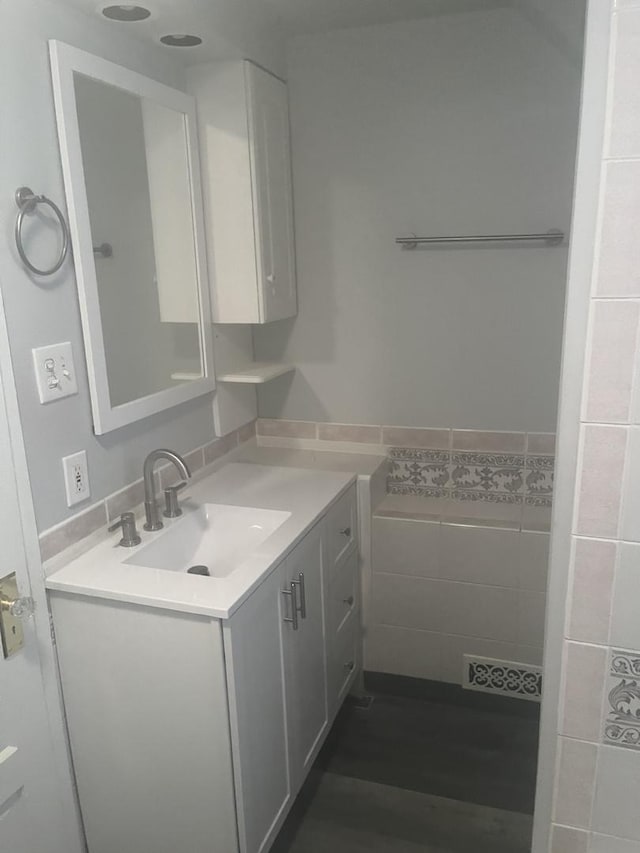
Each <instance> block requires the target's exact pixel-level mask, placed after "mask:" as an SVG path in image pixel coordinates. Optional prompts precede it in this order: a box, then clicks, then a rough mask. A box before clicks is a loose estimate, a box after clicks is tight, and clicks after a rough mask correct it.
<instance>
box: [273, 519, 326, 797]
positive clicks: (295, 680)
mask: <svg viewBox="0 0 640 853" xmlns="http://www.w3.org/2000/svg"><path fill="white" fill-rule="evenodd" d="M321 533H322V527H321V526H320V525H318V526H316V527H315V528H314V529H313V530H312V531H311V532H310V533H308V534H307V536H306V537H305V538H304V539H303V540H302V542H301V543H300V545H298V547H297V548H296V549H295V550H294V551H293V553H292V554H291V556H290V557H289V558H288V559H287V564H286V576H287V578H288V582H289V583H291V582H292V581H294V582H297V584H296V586H297V588H296V599H297V605H298V628H297V630H295V629H294V627H293V625H292V624H291V623H287V624H285V625H284V626H283V627H284V640H285V644H286V651H287V682H288V685H289V689H288V698H289V720H290V729H289V731H290V738H291V756H292V766H291V773H292V777H293V782H294V785H295V786H296V787H297V786H299V785H300V784H301V783H302V781H303V779H304V777H305V776H306V774H307V772H308V770H309V768H310V766H311V764H312V762H313V760H314V758H315V755H316V752H317V749H318V747H319V746H320V743H321V742H322V739H323V737H324V735H325V734H326V731H327V727H328V724H329V723H328V712H327V671H326V668H327V664H326V652H325V624H324V600H323V562H322V555H323V548H322V535H321ZM300 575H302V576H303V578H304V582H303V587H302V585H301V584H300V580H301V578H300ZM303 597H304V604H305V605H306V607H303Z"/></svg>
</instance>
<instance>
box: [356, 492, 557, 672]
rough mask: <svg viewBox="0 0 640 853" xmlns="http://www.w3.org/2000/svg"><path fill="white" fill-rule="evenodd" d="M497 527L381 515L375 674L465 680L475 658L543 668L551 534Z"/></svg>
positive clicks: (374, 597)
mask: <svg viewBox="0 0 640 853" xmlns="http://www.w3.org/2000/svg"><path fill="white" fill-rule="evenodd" d="M493 523H494V522H493V521H488V522H485V523H483V524H481V523H480V522H479V520H477V519H475V520H474V519H467V520H466V521H465V522H464V523H454V522H452V521H444V520H441V519H439V518H438V517H437V516H435V517H434V518H433V519H432V520H428V519H426V518H423V517H422V518H418V517H416V516H411V515H410V514H409V513H406V515H405V517H404V518H403V517H398V515H397V511H395V510H394V511H393V515H392V516H388V515H386V511H385V509H384V506H383V508H382V509H380V510H379V511H378V512H377V513H376V515H375V516H374V518H373V542H372V555H373V556H372V560H373V573H372V594H371V607H370V613H369V614H368V615H367V626H366V643H365V666H366V668H367V669H368V670H373V671H375V672H388V673H393V674H396V675H408V676H413V677H415V678H428V679H433V680H437V681H448V682H452V683H456V684H461V683H462V682H463V656H464V655H465V654H467V655H474V656H480V657H488V658H495V659H498V660H503V661H512V662H520V663H527V664H534V665H540V664H541V663H542V645H543V638H544V618H545V589H546V575H547V561H548V552H549V534H548V533H547V532H541V531H522V530H520V529H519V528H518V527H516V526H515V525H514V526H513V527H512V528H508V527H494V526H492V525H493Z"/></svg>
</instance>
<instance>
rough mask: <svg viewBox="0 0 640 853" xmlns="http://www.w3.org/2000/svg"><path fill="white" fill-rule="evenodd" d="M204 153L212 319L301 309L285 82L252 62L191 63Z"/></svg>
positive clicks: (241, 319)
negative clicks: (296, 261) (195, 64)
mask: <svg viewBox="0 0 640 853" xmlns="http://www.w3.org/2000/svg"><path fill="white" fill-rule="evenodd" d="M188 89H189V91H190V92H191V94H192V95H195V97H196V101H197V110H198V122H199V128H200V154H201V159H202V173H203V187H204V200H205V216H206V221H207V232H208V233H207V236H208V238H209V239H208V249H209V262H210V271H211V290H212V296H213V312H214V320H215V322H217V323H269V322H271V321H273V320H282V319H283V318H284V317H293V316H294V315H295V314H296V310H297V306H296V283H295V260H294V243H293V202H292V189H291V157H290V146H289V112H288V105H287V87H286V85H285V84H284V83H283V82H282V80H279V79H278V78H277V77H274V76H273V75H271V74H269V73H267V72H266V71H263V70H262V69H261V68H258V67H257V66H256V65H253V63H251V62H247V61H245V62H241V61H234V62H216V63H210V64H207V65H199V66H196V67H194V68H191V69H189V71H188Z"/></svg>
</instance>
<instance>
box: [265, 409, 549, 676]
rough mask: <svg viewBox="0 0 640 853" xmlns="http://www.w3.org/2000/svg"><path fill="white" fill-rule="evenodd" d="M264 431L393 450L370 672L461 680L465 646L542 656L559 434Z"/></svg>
mask: <svg viewBox="0 0 640 853" xmlns="http://www.w3.org/2000/svg"><path fill="white" fill-rule="evenodd" d="M257 432H258V442H259V443H260V444H275V445H276V446H280V445H286V446H289V447H291V446H294V447H295V446H298V447H306V448H317V449H325V450H334V451H336V450H350V451H352V452H353V451H355V452H368V453H377V454H380V455H387V456H388V460H389V474H388V480H387V491H388V494H387V497H386V498H385V499H384V501H383V502H382V504H380V505H379V506H378V507H377V508H375V512H374V518H373V524H372V573H371V578H370V580H369V579H368V578H365V582H370V590H369V595H368V596H367V598H368V600H369V601H370V605H369V606H368V608H367V611H366V613H365V624H366V635H365V666H366V668H367V669H369V670H373V671H377V672H387V673H393V674H397V675H408V676H413V677H416V678H428V679H433V680H442V681H448V682H453V683H457V684H461V683H462V682H463V656H464V655H465V654H468V655H475V656H480V657H488V658H496V659H499V660H506V661H515V662H520V663H525V664H533V665H536V666H537V665H539V664H541V662H542V645H543V633H544V617H545V589H546V575H547V562H548V551H549V533H548V530H549V523H550V507H551V500H552V493H553V466H554V450H555V436H554V435H552V434H548V433H522V432H482V431H477V430H453V429H428V428H425V429H416V428H406V427H387V426H371V425H354V424H325V423H314V422H310V421H282V420H265V419H262V420H259V421H258V426H257Z"/></svg>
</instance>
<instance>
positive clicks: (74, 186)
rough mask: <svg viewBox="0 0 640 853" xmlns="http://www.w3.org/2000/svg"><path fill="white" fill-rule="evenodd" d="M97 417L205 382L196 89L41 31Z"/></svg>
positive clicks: (101, 427)
mask: <svg viewBox="0 0 640 853" xmlns="http://www.w3.org/2000/svg"><path fill="white" fill-rule="evenodd" d="M50 57H51V69H52V77H53V88H54V97H55V107H56V119H57V124H58V137H59V141H60V153H61V157H62V166H63V173H64V182H65V191H66V196H67V207H68V210H69V219H70V230H71V236H72V242H73V256H74V262H75V268H76V276H77V281H78V292H79V299H80V310H81V315H82V327H83V335H84V343H85V351H86V357H87V368H88V373H89V384H90V389H91V405H92V410H93V421H94V428H95V432H96V433H97V434H99V435H100V434H102V433H105V432H109V431H110V430H113V429H117V428H118V427H121V426H124V425H125V424H128V423H132V422H133V421H136V420H139V419H140V418H144V417H147V416H148V415H152V414H154V413H156V412H159V411H161V410H163V409H167V408H170V407H172V406H175V405H177V404H179V403H183V402H185V401H187V400H190V399H193V398H194V397H197V396H200V395H201V394H205V393H208V392H210V391H212V390H213V388H214V378H213V376H214V374H213V365H212V345H211V320H210V307H209V297H208V285H207V277H206V266H205V264H206V260H205V257H206V256H205V242H204V241H205V237H204V228H203V214H202V200H201V189H200V187H201V184H200V174H199V166H198V154H197V147H196V146H197V130H196V121H195V105H194V101H193V99H192V98H191V97H190V96H189V95H187V94H185V93H184V92H180V91H178V90H175V89H172V88H170V87H168V86H164V85H163V84H161V83H158V82H156V81H155V80H151V79H149V78H147V77H144V76H142V75H140V74H136V73H135V72H133V71H129V70H127V69H125V68H122V67H121V66H119V65H115V64H114V63H112V62H107V61H106V60H103V59H100V58H98V57H96V56H93V55H91V54H89V53H86V52H85V51H82V50H78V49H77V48H73V47H70V46H69V45H65V44H61V43H60V42H55V41H52V42H50Z"/></svg>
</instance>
